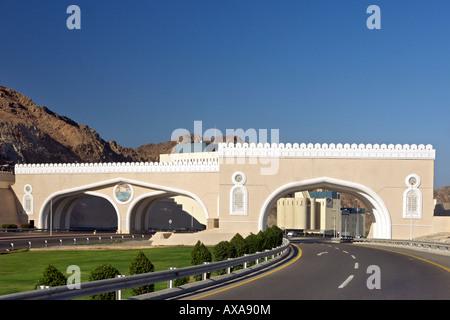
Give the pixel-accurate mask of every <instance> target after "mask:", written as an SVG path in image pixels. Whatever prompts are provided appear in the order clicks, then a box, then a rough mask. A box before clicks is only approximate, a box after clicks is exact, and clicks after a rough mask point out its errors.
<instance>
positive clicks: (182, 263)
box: [0, 246, 193, 297]
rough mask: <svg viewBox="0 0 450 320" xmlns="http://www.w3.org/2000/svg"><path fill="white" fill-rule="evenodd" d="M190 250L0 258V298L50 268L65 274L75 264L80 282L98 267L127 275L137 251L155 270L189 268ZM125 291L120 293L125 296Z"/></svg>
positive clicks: (30, 284) (61, 252)
mask: <svg viewBox="0 0 450 320" xmlns="http://www.w3.org/2000/svg"><path fill="white" fill-rule="evenodd" d="M192 248H193V247H185V246H180V247H161V248H148V249H127V250H67V251H64V250H55V251H51V250H49V251H25V252H16V253H12V254H4V255H0V295H4V294H9V293H16V292H23V291H30V290H34V285H35V284H36V282H37V281H38V279H39V278H40V277H41V276H42V273H43V272H44V269H45V268H46V267H47V266H48V265H49V264H52V265H54V266H55V267H56V268H57V269H58V270H59V271H61V272H62V273H64V274H66V276H70V274H67V273H66V270H67V267H68V266H70V265H77V266H79V267H80V270H81V281H82V282H85V281H89V274H90V272H91V271H92V270H94V269H95V268H96V267H98V266H99V265H101V264H105V263H109V264H111V265H112V266H114V267H115V268H117V269H118V270H119V271H120V272H121V274H124V275H129V273H128V266H129V264H130V262H131V260H132V259H133V258H134V257H135V256H136V255H137V252H138V251H139V250H141V251H142V252H144V254H145V255H146V256H147V257H148V258H149V259H150V261H151V262H152V264H153V265H154V266H155V271H161V270H167V269H169V267H176V268H182V267H187V266H190V265H191V256H190V255H191V251H192ZM166 287H167V283H160V284H155V290H161V289H165V288H166ZM127 291H128V290H125V292H124V293H123V296H124V297H127V296H129V295H130V294H129V292H127Z"/></svg>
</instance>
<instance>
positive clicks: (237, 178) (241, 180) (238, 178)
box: [231, 171, 247, 186]
mask: <svg viewBox="0 0 450 320" xmlns="http://www.w3.org/2000/svg"><path fill="white" fill-rule="evenodd" d="M231 181H233V183H234V184H235V185H239V186H243V185H244V184H245V182H247V176H246V175H245V173H243V172H240V171H236V172H235V173H233V176H232V177H231Z"/></svg>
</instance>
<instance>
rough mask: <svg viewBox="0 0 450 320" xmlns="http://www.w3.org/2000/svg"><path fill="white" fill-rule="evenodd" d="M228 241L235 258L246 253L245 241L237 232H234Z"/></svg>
mask: <svg viewBox="0 0 450 320" xmlns="http://www.w3.org/2000/svg"><path fill="white" fill-rule="evenodd" d="M230 243H231V245H232V246H233V247H234V251H235V255H234V257H235V258H239V257H242V256H243V255H244V254H246V253H248V246H247V242H246V241H245V239H244V238H243V237H242V236H241V235H240V234H239V233H236V235H235V236H234V237H233V238H232V239H231V240H230Z"/></svg>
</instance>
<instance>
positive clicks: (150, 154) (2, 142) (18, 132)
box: [0, 86, 176, 164]
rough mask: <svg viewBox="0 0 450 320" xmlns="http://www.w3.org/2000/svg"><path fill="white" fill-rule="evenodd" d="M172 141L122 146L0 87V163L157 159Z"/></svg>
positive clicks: (25, 97)
mask: <svg viewBox="0 0 450 320" xmlns="http://www.w3.org/2000/svg"><path fill="white" fill-rule="evenodd" d="M175 144H176V142H173V141H168V142H164V143H158V144H147V145H143V146H141V147H139V148H137V149H132V148H126V147H122V146H120V145H119V144H117V143H116V142H115V141H105V140H103V139H102V138H101V137H100V136H99V134H98V133H97V132H96V131H95V130H94V129H92V128H89V127H88V126H87V125H82V124H78V123H76V122H75V121H73V120H71V119H70V118H68V117H65V116H61V115H58V114H56V113H55V112H53V111H51V110H49V109H48V108H46V107H44V106H38V105H36V104H35V103H34V102H33V101H32V100H31V99H30V98H29V97H27V96H25V95H23V94H21V93H19V92H17V91H14V90H12V89H9V88H6V87H4V86H0V164H14V163H51V162H63V163H64V162H128V161H158V160H159V154H160V153H170V152H171V150H172V149H173V147H174V146H175Z"/></svg>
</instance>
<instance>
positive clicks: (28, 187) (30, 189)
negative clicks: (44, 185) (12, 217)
mask: <svg viewBox="0 0 450 320" xmlns="http://www.w3.org/2000/svg"><path fill="white" fill-rule="evenodd" d="M23 191H24V192H25V194H24V195H23V197H22V208H23V213H24V214H27V215H32V214H33V213H34V198H33V195H32V192H33V187H32V186H31V184H26V185H25V186H24V187H23ZM27 199H28V201H29V206H27Z"/></svg>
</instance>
